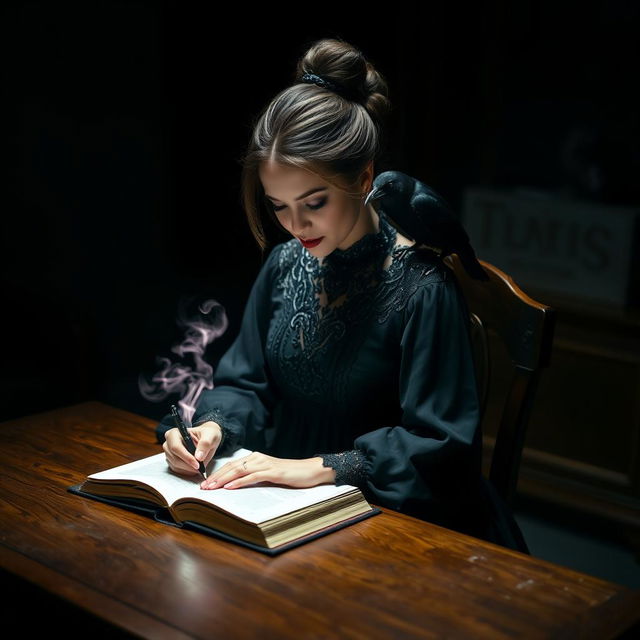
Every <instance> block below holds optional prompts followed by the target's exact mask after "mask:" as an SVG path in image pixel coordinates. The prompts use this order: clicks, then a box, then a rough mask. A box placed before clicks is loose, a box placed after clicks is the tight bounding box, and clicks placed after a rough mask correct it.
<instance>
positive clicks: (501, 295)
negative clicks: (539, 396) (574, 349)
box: [444, 253, 556, 505]
mask: <svg viewBox="0 0 640 640" xmlns="http://www.w3.org/2000/svg"><path fill="white" fill-rule="evenodd" d="M444 263H445V264H446V265H447V266H448V267H449V268H450V269H452V270H453V272H454V273H455V276H456V279H457V281H458V283H459V284H460V287H461V289H462V292H463V295H464V297H465V300H466V302H467V306H468V308H469V313H470V319H471V323H470V326H471V337H472V342H473V352H474V360H475V366H476V372H477V374H478V375H477V378H478V387H479V389H478V391H479V395H480V401H481V418H482V422H483V423H484V418H485V410H486V406H487V398H488V395H489V381H490V378H491V370H492V357H491V352H490V351H491V350H490V341H489V339H488V333H487V332H488V331H491V332H492V333H494V334H495V335H496V336H497V338H498V339H499V340H500V341H501V342H502V345H503V346H504V347H505V348H506V351H507V353H508V355H509V357H510V359H511V362H512V364H513V365H514V371H513V373H512V377H511V382H510V384H509V387H508V391H507V393H506V397H505V398H504V403H503V401H502V399H501V400H500V404H501V405H502V406H501V413H502V416H501V419H500V423H499V425H498V429H497V434H496V440H495V447H494V450H493V455H492V458H491V465H490V471H489V480H490V481H491V483H492V484H493V486H494V487H495V489H496V490H497V492H498V493H499V494H500V495H501V496H502V498H503V499H504V500H505V501H506V502H507V504H509V505H512V503H513V497H514V494H515V491H516V486H517V483H518V471H519V468H520V459H521V455H522V448H523V444H524V438H525V434H526V430H527V424H528V420H529V415H530V412H531V407H532V405H533V399H534V395H535V393H536V389H537V385H538V379H539V377H540V372H541V369H542V368H543V367H547V366H549V361H550V356H551V345H552V342H553V334H554V328H555V318H556V312H555V309H553V308H552V307H549V306H546V305H544V304H541V303H539V302H536V301H535V300H533V299H532V298H530V297H529V296H527V294H526V293H524V292H523V291H522V290H521V289H520V288H519V287H518V286H517V285H516V283H515V282H514V281H513V280H512V278H511V277H510V276H508V275H507V274H506V273H503V272H502V271H500V269H498V268H497V267H495V266H493V265H492V264H490V263H488V262H484V261H482V260H480V264H481V265H482V266H483V267H484V269H485V271H486V272H487V274H488V276H489V281H485V282H482V281H479V280H475V279H473V278H471V277H470V276H469V275H468V274H467V272H466V271H465V270H464V267H463V266H462V263H461V262H460V259H459V258H458V256H457V254H455V253H454V254H451V255H449V256H447V257H446V258H445V259H444ZM483 426H484V425H483Z"/></svg>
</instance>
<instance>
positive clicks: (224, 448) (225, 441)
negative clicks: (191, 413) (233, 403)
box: [191, 407, 237, 457]
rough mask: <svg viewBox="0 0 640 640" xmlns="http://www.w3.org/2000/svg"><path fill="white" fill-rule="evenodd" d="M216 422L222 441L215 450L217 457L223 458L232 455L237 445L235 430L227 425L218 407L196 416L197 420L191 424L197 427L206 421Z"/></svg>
mask: <svg viewBox="0 0 640 640" xmlns="http://www.w3.org/2000/svg"><path fill="white" fill-rule="evenodd" d="M210 420H211V421H212V422H216V423H217V424H219V425H220V430H221V431H222V439H221V440H220V444H219V445H218V449H217V450H216V456H217V457H224V456H225V455H230V454H231V453H233V448H234V446H235V444H236V443H237V437H236V432H235V430H234V429H233V428H232V427H231V426H230V425H229V424H228V423H227V421H226V419H225V417H224V416H223V415H222V412H221V411H220V409H219V408H218V407H214V408H213V409H211V410H210V411H207V412H206V413H203V414H202V415H200V416H198V419H197V420H195V421H194V422H192V423H191V426H192V427H198V426H200V425H201V424H203V423H205V422H208V421H210Z"/></svg>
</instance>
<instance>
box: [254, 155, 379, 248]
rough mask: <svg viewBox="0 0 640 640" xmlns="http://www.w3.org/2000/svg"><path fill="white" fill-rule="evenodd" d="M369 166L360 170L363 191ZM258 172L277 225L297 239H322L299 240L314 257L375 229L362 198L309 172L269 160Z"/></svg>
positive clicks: (368, 183) (369, 177)
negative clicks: (317, 240)
mask: <svg viewBox="0 0 640 640" xmlns="http://www.w3.org/2000/svg"><path fill="white" fill-rule="evenodd" d="M372 169H373V167H372V164H370V165H369V167H368V168H367V169H366V170H365V171H364V172H363V175H362V177H361V180H360V184H359V185H358V187H359V189H360V193H362V194H366V193H367V192H368V191H369V189H370V187H371V181H372V179H373V178H372ZM259 174H260V181H261V182H262V186H263V187H264V192H265V197H266V198H267V199H268V200H269V201H270V202H271V204H272V205H273V210H274V214H275V216H276V217H277V219H278V221H279V222H280V224H281V225H282V226H283V227H284V228H285V229H286V230H287V231H288V232H289V233H290V234H291V235H292V236H294V237H296V238H297V239H298V240H299V241H301V240H302V239H304V240H315V239H317V238H321V240H320V243H319V244H317V245H315V246H305V245H304V243H302V244H303V246H305V248H306V249H307V251H309V253H311V254H312V255H313V256H315V257H316V258H323V257H324V256H327V255H329V254H330V253H331V252H332V251H333V250H334V249H336V248H339V249H342V250H344V249H347V248H349V247H350V246H351V245H352V244H353V243H354V242H356V241H357V240H359V239H360V238H361V237H362V236H363V235H365V234H366V233H370V232H372V231H375V229H374V228H373V223H372V216H371V215H370V213H371V211H368V210H367V208H365V207H364V206H363V203H364V200H363V199H362V198H358V197H353V196H349V195H348V194H346V193H344V192H343V191H340V190H339V189H337V188H336V187H334V186H333V185H332V184H330V183H329V182H326V181H325V180H323V179H322V178H320V177H318V176H316V175H315V174H314V173H311V172H310V171H306V170H305V169H300V168H299V167H291V166H287V165H282V164H278V163H276V162H273V161H269V162H263V163H262V165H261V166H260V170H259ZM369 207H371V205H369ZM373 211H375V210H373Z"/></svg>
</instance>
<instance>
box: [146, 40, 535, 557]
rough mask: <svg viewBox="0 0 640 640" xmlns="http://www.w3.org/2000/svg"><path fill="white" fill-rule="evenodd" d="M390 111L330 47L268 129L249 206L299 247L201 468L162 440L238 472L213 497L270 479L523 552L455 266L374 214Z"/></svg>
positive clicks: (350, 62) (253, 321)
mask: <svg viewBox="0 0 640 640" xmlns="http://www.w3.org/2000/svg"><path fill="white" fill-rule="evenodd" d="M389 108H390V102H389V99H388V95H387V85H386V82H385V80H384V79H383V77H382V76H381V75H380V74H379V73H378V72H377V71H376V70H375V69H374V67H373V66H372V65H371V63H369V62H368V61H367V60H366V59H365V58H364V56H363V55H362V53H361V52H359V51H358V50H357V49H355V48H354V47H352V46H351V45H349V44H347V43H345V42H343V41H341V40H337V39H326V40H321V41H319V42H316V43H315V44H314V45H313V46H312V47H311V48H310V49H309V50H308V51H307V53H306V54H305V55H304V56H303V57H302V59H301V60H300V61H299V63H298V68H297V73H296V82H295V83H294V84H293V85H292V86H290V87H288V88H287V89H285V90H284V91H282V92H281V93H279V94H278V95H277V96H276V97H275V98H274V99H273V100H272V102H271V103H270V104H269V105H268V106H267V107H266V109H264V111H263V112H262V114H261V115H260V117H259V118H258V120H257V122H256V123H255V126H254V130H253V135H252V138H251V142H250V145H249V148H248V150H247V153H246V155H245V157H244V158H243V174H242V179H243V203H244V207H245V211H246V212H247V216H248V220H249V225H250V227H251V230H252V232H253V234H254V236H255V237H256V240H257V241H258V243H259V244H260V246H261V247H262V249H264V248H265V246H266V241H265V234H264V230H263V226H262V223H261V219H260V215H259V210H260V208H261V205H263V206H265V207H266V208H267V210H268V211H269V212H270V214H271V217H272V219H273V220H274V221H275V222H276V224H277V225H278V226H279V227H280V228H281V229H284V230H285V231H286V232H287V233H288V234H290V235H291V236H293V238H292V239H290V240H289V241H287V242H283V243H281V244H278V245H276V246H275V247H274V248H273V250H272V251H271V253H270V254H269V255H268V257H267V259H266V261H265V263H264V264H263V266H262V268H261V270H260V272H259V274H258V277H257V279H256V281H255V283H254V285H253V288H252V290H251V293H250V296H249V300H248V302H247V305H246V308H245V311H244V315H243V319H242V324H241V328H240V332H239V335H238V336H237V338H236V339H235V341H234V342H233V344H232V345H231V347H230V348H229V350H228V351H227V352H226V353H225V355H224V356H223V357H222V358H221V360H220V362H219V364H218V367H217V370H216V373H215V375H214V378H213V382H214V387H213V388H212V389H210V390H205V391H204V392H203V394H202V395H201V397H200V399H199V402H198V406H197V409H196V412H195V414H194V419H193V423H192V424H193V425H194V426H193V428H192V429H191V433H192V436H193V438H194V441H196V443H197V451H196V455H195V457H194V456H192V455H191V454H189V453H188V452H187V451H186V449H185V448H184V446H183V445H182V440H181V438H180V434H179V432H178V430H177V429H175V428H174V427H173V424H172V420H171V416H166V417H165V418H163V420H162V422H161V424H160V425H158V427H157V435H158V440H159V442H163V440H164V444H163V447H164V451H165V453H166V457H167V461H168V464H169V466H170V468H171V469H172V470H174V471H175V472H177V473H181V474H196V473H197V470H198V461H199V460H203V461H204V462H205V464H207V463H208V462H209V461H210V460H211V458H212V457H213V456H214V455H218V456H219V457H222V456H225V455H230V454H231V453H233V452H234V451H236V450H237V449H238V448H239V447H241V446H242V447H246V448H247V449H250V450H252V451H253V453H251V455H248V456H246V457H245V458H242V459H240V460H238V461H233V462H229V463H227V464H225V465H224V466H223V467H222V468H221V469H219V470H217V471H216V472H215V473H213V474H212V475H211V476H210V477H209V478H207V479H206V480H205V481H204V482H203V483H202V485H201V486H202V488H203V489H209V490H216V489H224V490H228V489H234V488H239V487H243V486H246V485H249V484H253V483H256V482H274V483H278V484H284V485H287V486H291V487H310V486H314V485H317V484H323V483H336V484H344V483H348V484H353V485H356V486H359V487H360V488H361V489H362V490H363V492H364V494H365V496H366V497H367V498H368V499H369V500H370V501H371V502H372V503H374V504H377V505H382V506H385V507H388V508H391V509H396V510H399V511H402V512H404V513H407V514H409V515H413V516H416V517H419V518H423V519H425V520H429V521H431V522H435V523H438V524H441V525H443V526H446V527H449V528H452V529H456V530H459V531H462V532H465V533H468V534H470V535H475V536H478V537H482V538H485V539H487V540H491V541H494V542H497V543H498V544H504V545H506V546H511V547H514V548H521V549H523V544H524V543H523V541H522V540H521V536H520V532H519V530H518V528H517V525H516V523H515V521H514V520H513V518H512V517H511V514H510V513H509V512H508V509H506V507H505V505H503V504H502V503H500V502H499V500H497V496H495V495H494V494H490V493H488V484H487V483H486V481H484V480H483V479H482V476H481V472H480V455H481V433H480V429H479V401H478V394H477V387H476V379H475V372H474V367H473V360H472V352H471V346H470V339H469V327H468V311H467V308H466V306H465V303H464V299H463V298H462V296H461V294H460V291H459V288H458V286H457V283H456V281H455V279H454V278H453V276H452V274H451V273H450V272H449V270H448V269H447V268H446V267H445V266H444V265H443V264H442V262H441V261H440V259H439V258H438V256H437V254H435V253H434V252H432V251H431V250H429V249H426V248H424V247H418V246H416V245H415V243H413V242H412V241H411V240H409V239H408V238H406V237H404V236H402V235H401V234H400V233H399V232H398V231H397V230H396V229H395V227H394V226H392V225H391V224H390V222H389V220H388V219H387V218H386V216H385V215H384V213H382V212H380V213H379V214H378V213H377V212H376V211H375V209H374V208H373V207H372V205H371V204H369V205H368V206H365V205H364V200H365V197H366V195H367V194H368V192H369V191H370V189H371V186H372V181H373V178H374V177H375V174H374V167H375V162H376V160H377V159H378V157H379V155H380V151H381V148H382V144H381V140H380V136H381V132H382V131H383V127H382V124H383V122H384V120H385V116H386V115H387V113H388V111H389Z"/></svg>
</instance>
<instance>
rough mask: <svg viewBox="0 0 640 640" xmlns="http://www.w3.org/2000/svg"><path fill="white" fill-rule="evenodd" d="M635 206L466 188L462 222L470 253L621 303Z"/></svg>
mask: <svg viewBox="0 0 640 640" xmlns="http://www.w3.org/2000/svg"><path fill="white" fill-rule="evenodd" d="M637 218H638V209H637V208H632V207H621V206H616V205H607V204H600V203H593V202H583V201H577V200H572V199H568V198H562V197H559V196H555V195H546V194H540V193H539V192H535V191H525V190H506V189H505V190H500V189H491V188H484V187H471V188H468V189H467V190H466V191H465V193H464V197H463V205H462V223H463V225H464V227H465V229H466V230H467V233H468V234H469V238H470V240H471V244H472V246H473V248H474V249H475V252H476V255H477V256H478V258H480V259H481V260H486V261H487V262H490V263H492V264H494V265H495V266H496V267H498V268H499V269H502V270H503V271H504V272H506V273H508V274H509V275H510V276H511V277H512V278H513V279H514V280H515V282H516V283H517V284H518V285H519V286H521V287H522V288H523V289H524V290H525V291H526V286H527V285H529V286H531V287H536V288H537V289H542V290H546V291H549V292H553V293H558V294H567V295H571V296H573V297H580V298H584V299H588V300H589V301H594V302H605V303H609V304H614V305H619V306H624V305H625V303H626V298H627V293H628V289H629V283H630V278H631V275H632V274H631V265H632V264H634V261H633V252H634V251H637V250H638V248H637V246H634V234H635V230H636V227H635V224H636V219H637Z"/></svg>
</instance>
